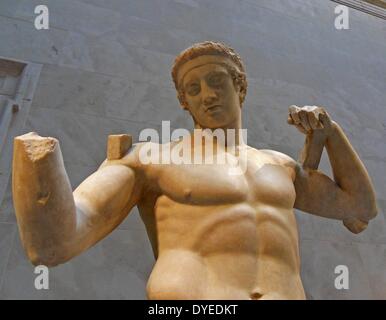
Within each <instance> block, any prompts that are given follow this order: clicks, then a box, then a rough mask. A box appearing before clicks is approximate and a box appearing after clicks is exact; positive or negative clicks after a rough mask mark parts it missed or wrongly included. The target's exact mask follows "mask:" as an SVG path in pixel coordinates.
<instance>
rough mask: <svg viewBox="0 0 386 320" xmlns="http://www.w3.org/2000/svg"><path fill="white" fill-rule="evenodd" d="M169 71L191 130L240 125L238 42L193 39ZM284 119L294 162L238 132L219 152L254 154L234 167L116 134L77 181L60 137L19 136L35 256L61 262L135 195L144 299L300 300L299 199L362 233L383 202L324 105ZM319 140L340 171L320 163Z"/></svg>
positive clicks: (105, 227)
mask: <svg viewBox="0 0 386 320" xmlns="http://www.w3.org/2000/svg"><path fill="white" fill-rule="evenodd" d="M172 78H173V81H174V84H175V87H176V90H177V96H178V99H179V101H180V104H181V106H182V108H184V109H185V110H186V111H187V112H189V113H190V115H191V116H192V118H193V121H194V128H195V129H197V130H199V129H203V130H206V132H212V131H213V130H215V129H220V130H224V131H226V130H230V129H235V132H238V129H241V128H242V123H241V113H242V104H243V101H244V99H245V95H246V92H247V80H246V74H245V68H244V64H243V62H242V61H241V59H240V57H239V55H238V54H237V53H236V52H235V51H234V50H233V49H232V48H230V47H228V46H226V45H224V44H222V43H218V42H209V41H207V42H202V43H198V44H195V45H193V46H191V47H190V48H188V49H186V50H184V51H183V52H181V53H180V54H179V55H178V56H177V58H176V60H175V62H174V65H173V69H172ZM255 111H256V112H259V110H255ZM288 124H290V125H292V126H294V127H296V128H297V129H298V130H299V131H300V132H302V133H303V134H304V135H305V145H304V148H303V151H302V154H301V156H300V158H299V159H300V160H298V161H295V160H293V159H292V158H291V157H289V156H287V155H285V154H283V153H280V152H277V151H273V150H258V149H255V148H252V147H250V146H248V145H247V144H246V143H245V141H244V139H243V137H242V135H237V134H236V139H233V140H228V139H227V138H225V141H224V144H223V145H220V143H218V144H219V145H220V148H213V150H215V151H214V152H215V153H216V154H215V156H219V155H220V154H226V156H227V157H229V158H235V160H236V163H240V162H243V163H245V164H247V167H246V170H244V171H242V172H241V174H238V175H237V174H236V175H235V174H233V175H231V174H229V170H228V169H229V168H228V166H229V164H228V163H221V164H216V163H212V164H206V163H204V164H194V163H193V164H185V163H179V164H176V163H169V164H164V163H162V164H153V163H144V161H142V160H141V150H142V148H145V147H147V146H149V145H150V144H152V146H154V145H156V143H154V142H142V143H137V144H132V141H131V137H130V136H128V135H124V134H123V135H117V136H110V137H109V140H108V152H107V153H108V155H107V159H106V160H105V161H104V162H103V163H102V164H101V166H100V167H99V169H98V170H97V171H96V172H95V173H93V174H92V175H91V176H89V177H88V178H87V179H86V180H84V181H83V182H82V183H81V184H80V185H79V186H78V187H77V188H76V189H75V191H72V189H71V186H70V183H69V179H68V176H67V173H66V170H65V167H64V164H63V159H62V154H61V150H60V146H59V142H58V141H57V140H56V139H55V138H51V137H41V136H39V135H38V134H36V133H33V132H31V133H28V134H25V135H22V136H18V137H16V138H15V140H14V158H13V197H14V206H15V212H16V216H17V222H18V226H19V232H20V236H21V240H22V243H23V246H24V248H25V251H26V253H27V255H28V258H29V259H30V261H31V262H32V263H33V264H35V265H37V264H43V265H47V266H55V265H58V264H61V263H64V262H66V261H68V260H70V259H71V258H73V257H74V256H76V255H78V254H80V253H82V252H83V251H85V250H86V249H88V248H89V247H91V246H93V245H94V244H95V243H97V242H98V241H99V240H101V239H103V238H104V237H105V236H106V235H108V234H109V233H110V232H111V231H113V230H114V229H115V228H116V227H117V226H118V225H119V224H120V223H121V222H122V221H123V219H125V217H126V216H127V215H128V214H129V212H130V210H131V209H132V208H133V207H134V206H137V207H138V209H139V212H140V215H141V218H142V220H143V222H144V224H145V226H146V230H147V233H148V237H149V240H150V242H151V245H152V248H153V251H154V256H155V258H156V263H155V266H154V269H153V270H152V272H151V275H150V277H149V280H148V283H147V287H146V290H147V296H148V298H149V299H305V293H304V289H303V285H302V281H301V277H300V257H299V245H298V233H297V225H296V220H295V215H294V212H293V210H294V208H297V209H300V210H302V211H304V212H308V213H311V214H314V215H318V216H321V217H326V218H332V219H337V220H341V221H342V222H343V224H344V226H345V227H347V228H348V229H349V230H350V231H351V232H353V233H359V232H361V231H362V230H364V229H365V228H366V226H367V225H368V223H369V220H370V219H372V218H374V217H375V216H376V214H377V205H376V201H375V193H374V189H373V185H372V182H371V180H370V178H369V175H368V173H367V171H366V169H365V167H364V165H363V163H362V162H361V160H360V159H359V157H358V155H357V153H356V152H355V150H354V149H353V147H352V145H351V144H350V142H349V140H348V139H347V137H346V135H345V134H344V132H343V130H342V128H341V127H340V126H339V124H338V123H337V122H336V121H334V120H333V119H331V117H330V115H329V114H328V113H327V111H326V110H325V109H324V108H322V107H318V106H304V107H298V106H290V107H289V112H288ZM193 140H194V141H193ZM187 141H190V142H194V143H191V144H190V145H189V144H187V145H188V147H187V148H188V151H189V152H190V155H194V153H195V152H196V151H198V150H199V149H201V143H202V141H203V140H202V139H197V138H195V137H194V136H193V135H191V136H189V137H188V139H187ZM217 142H218V141H217V140H216V139H214V140H213V144H216V143H217ZM181 143H182V140H181V139H180V140H177V141H171V142H170V145H173V146H176V145H178V144H181ZM158 146H159V145H158ZM324 147H325V148H326V150H327V153H328V157H329V161H330V164H331V167H332V172H333V180H332V179H331V178H329V177H328V176H327V175H325V174H324V173H322V172H321V171H319V170H317V167H318V164H319V161H320V156H321V153H322V150H323V148H324ZM231 148H233V150H236V152H228V150H230V149H231ZM155 150H157V149H155ZM158 150H160V148H158ZM160 152H161V151H160ZM241 153H243V154H244V156H243V157H239V155H240V154H241ZM205 156H206V155H205ZM236 158H237V159H236Z"/></svg>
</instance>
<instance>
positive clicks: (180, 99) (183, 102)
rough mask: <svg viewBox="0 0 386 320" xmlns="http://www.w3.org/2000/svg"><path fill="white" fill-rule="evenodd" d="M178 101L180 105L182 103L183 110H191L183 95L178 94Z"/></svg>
mask: <svg viewBox="0 0 386 320" xmlns="http://www.w3.org/2000/svg"><path fill="white" fill-rule="evenodd" d="M177 99H178V101H179V103H180V107H181V108H182V109H184V110H189V109H188V104H187V102H186V100H185V97H183V96H181V94H180V93H178V92H177Z"/></svg>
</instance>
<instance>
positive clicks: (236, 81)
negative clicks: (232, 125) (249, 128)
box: [172, 41, 247, 128]
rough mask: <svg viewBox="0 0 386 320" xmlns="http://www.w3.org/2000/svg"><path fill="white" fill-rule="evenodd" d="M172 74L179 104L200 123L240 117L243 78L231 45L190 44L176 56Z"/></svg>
mask: <svg viewBox="0 0 386 320" xmlns="http://www.w3.org/2000/svg"><path fill="white" fill-rule="evenodd" d="M172 78H173V81H174V85H175V87H176V90H177V97H178V100H179V101H180V104H181V106H182V107H183V108H184V109H186V110H188V111H189V112H190V114H191V115H192V117H193V118H194V121H195V122H196V123H198V124H199V125H200V126H201V127H208V128H216V127H222V126H226V125H227V124H228V123H229V122H230V121H234V120H235V118H236V117H240V113H241V111H240V109H241V106H242V103H243V101H244V99H245V95H246V92H247V80H246V75H245V68H244V64H243V62H242V61H241V59H240V57H239V55H238V54H237V53H236V52H235V51H234V50H233V49H232V48H230V47H228V46H226V45H224V44H222V43H219V42H211V41H206V42H201V43H197V44H194V45H193V46H191V47H189V48H187V49H185V50H184V51H183V52H181V53H180V54H179V55H178V56H177V57H176V59H175V61H174V65H173V69H172Z"/></svg>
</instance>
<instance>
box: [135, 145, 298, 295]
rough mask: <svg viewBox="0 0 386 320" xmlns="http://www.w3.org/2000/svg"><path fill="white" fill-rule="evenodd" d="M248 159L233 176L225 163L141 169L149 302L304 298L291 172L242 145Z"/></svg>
mask: <svg viewBox="0 0 386 320" xmlns="http://www.w3.org/2000/svg"><path fill="white" fill-rule="evenodd" d="M247 159H248V166H247V170H246V172H245V173H244V174H242V175H233V176H232V175H228V174H227V172H229V171H227V170H228V169H229V167H227V165H173V164H169V165H151V166H148V167H147V168H146V175H147V176H148V178H149V180H150V188H149V189H148V191H147V192H145V195H144V198H143V199H142V201H141V203H140V204H139V205H138V207H139V209H140V213H141V216H142V219H143V220H144V222H145V225H146V227H147V231H148V234H149V238H150V240H151V242H152V245H153V249H154V250H155V254H156V257H157V261H156V264H155V267H154V269H153V271H152V273H151V276H150V279H149V281H148V285H147V294H148V297H149V298H150V299H259V298H263V299H264V298H267V299H276V298H277V299H281V298H283V299H303V298H304V291H303V287H302V284H301V280H300V275H299V264H300V261H299V253H298V235H297V227H296V221H295V217H294V213H293V204H294V201H295V190H294V186H293V179H294V172H293V169H291V168H287V167H285V166H283V165H282V164H278V163H277V162H276V161H275V160H274V159H273V157H272V155H270V154H269V153H264V152H261V151H257V150H255V149H252V148H249V147H248V156H247ZM153 186H156V187H155V188H153Z"/></svg>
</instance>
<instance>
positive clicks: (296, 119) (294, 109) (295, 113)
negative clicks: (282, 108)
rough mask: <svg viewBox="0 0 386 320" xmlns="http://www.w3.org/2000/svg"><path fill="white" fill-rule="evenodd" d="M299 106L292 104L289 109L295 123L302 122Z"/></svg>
mask: <svg viewBox="0 0 386 320" xmlns="http://www.w3.org/2000/svg"><path fill="white" fill-rule="evenodd" d="M299 109H300V108H299V107H297V106H290V107H289V109H288V111H289V114H290V116H291V118H292V120H293V121H294V123H295V124H299V123H300V118H299V114H298V113H299Z"/></svg>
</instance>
